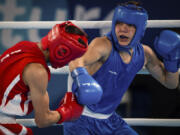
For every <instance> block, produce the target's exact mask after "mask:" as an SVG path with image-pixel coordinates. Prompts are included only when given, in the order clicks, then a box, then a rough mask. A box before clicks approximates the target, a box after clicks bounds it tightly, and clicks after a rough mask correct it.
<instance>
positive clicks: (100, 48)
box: [69, 38, 111, 72]
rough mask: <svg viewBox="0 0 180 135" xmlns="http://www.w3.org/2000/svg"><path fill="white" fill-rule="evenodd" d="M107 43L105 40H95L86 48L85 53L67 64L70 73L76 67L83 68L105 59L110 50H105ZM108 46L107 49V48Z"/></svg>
mask: <svg viewBox="0 0 180 135" xmlns="http://www.w3.org/2000/svg"><path fill="white" fill-rule="evenodd" d="M107 42H108V41H107V40H106V39H105V38H95V39H94V40H92V42H91V43H90V44H89V46H88V50H87V51H86V53H85V54H84V55H83V56H81V57H80V58H77V59H75V60H73V61H71V62H70V63H69V69H70V72H72V71H73V70H74V69H76V68H77V67H85V66H89V65H92V64H94V63H95V62H97V61H98V60H100V59H101V58H103V57H106V56H107V55H108V53H109V52H110V51H111V49H107V48H108V47H109V45H107V44H108V43H107ZM107 46H108V47H107Z"/></svg>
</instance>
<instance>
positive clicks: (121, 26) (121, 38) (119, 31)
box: [115, 22, 136, 46]
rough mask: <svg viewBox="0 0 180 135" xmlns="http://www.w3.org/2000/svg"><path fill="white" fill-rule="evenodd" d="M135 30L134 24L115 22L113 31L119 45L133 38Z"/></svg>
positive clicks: (123, 44) (126, 43)
mask: <svg viewBox="0 0 180 135" xmlns="http://www.w3.org/2000/svg"><path fill="white" fill-rule="evenodd" d="M135 32H136V27H135V26H134V25H130V24H126V23H123V22H117V23H116V26H115V33H116V37H117V40H118V42H119V44H120V45H122V46H126V45H128V44H129V43H130V42H131V40H132V39H133V37H134V35H135Z"/></svg>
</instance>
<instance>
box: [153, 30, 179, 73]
mask: <svg viewBox="0 0 180 135" xmlns="http://www.w3.org/2000/svg"><path fill="white" fill-rule="evenodd" d="M154 48H155V50H156V51H157V53H158V54H159V55H160V56H162V58H163V63H164V66H165V68H166V70H167V71H169V72H177V71H178V68H179V66H180V64H179V63H180V35H179V34H177V33H176V32H173V31H170V30H164V31H162V32H161V33H160V35H159V37H156V39H155V42H154Z"/></svg>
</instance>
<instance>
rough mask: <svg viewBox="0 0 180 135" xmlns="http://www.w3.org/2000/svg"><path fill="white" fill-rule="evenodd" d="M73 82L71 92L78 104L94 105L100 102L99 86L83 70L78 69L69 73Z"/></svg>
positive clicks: (101, 91) (100, 92)
mask: <svg viewBox="0 0 180 135" xmlns="http://www.w3.org/2000/svg"><path fill="white" fill-rule="evenodd" d="M71 76H72V78H73V80H74V82H73V86H72V92H73V93H74V94H75V95H76V97H77V100H78V103H80V104H83V105H91V104H96V103H98V102H99V101H100V100H101V97H102V94H103V90H102V88H101V86H100V85H99V84H98V83H97V82H96V81H95V80H94V79H93V78H92V77H91V76H90V75H89V74H88V72H87V71H86V69H85V68H83V67H78V68H76V69H74V70H73V71H72V72H71Z"/></svg>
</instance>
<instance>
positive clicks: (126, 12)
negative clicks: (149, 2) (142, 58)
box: [112, 4, 148, 50]
mask: <svg viewBox="0 0 180 135" xmlns="http://www.w3.org/2000/svg"><path fill="white" fill-rule="evenodd" d="M147 20H148V14H147V12H146V10H145V9H144V8H142V7H139V6H136V5H133V4H128V5H123V6H118V7H116V9H115V11H114V16H113V20H112V36H113V39H114V41H115V47H116V49H118V50H122V49H127V50H128V49H130V48H132V47H133V46H134V45H136V44H137V43H139V42H140V40H141V38H142V37H143V36H144V33H145V29H146V24H147ZM117 22H123V23H126V24H131V25H134V26H135V27H136V33H135V35H134V37H133V39H132V41H131V42H130V43H129V44H128V45H127V46H121V45H120V44H119V42H118V40H117V37H116V33H115V26H116V23H117Z"/></svg>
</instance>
